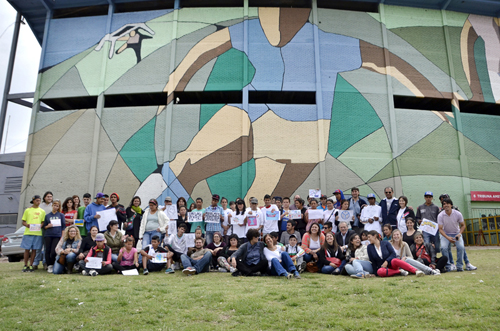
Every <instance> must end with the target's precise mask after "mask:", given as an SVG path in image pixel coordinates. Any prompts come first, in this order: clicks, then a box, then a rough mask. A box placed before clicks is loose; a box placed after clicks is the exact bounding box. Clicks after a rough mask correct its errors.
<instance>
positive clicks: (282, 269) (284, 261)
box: [269, 252, 297, 276]
mask: <svg viewBox="0 0 500 331" xmlns="http://www.w3.org/2000/svg"><path fill="white" fill-rule="evenodd" d="M296 271H297V269H295V266H294V265H293V261H292V259H291V258H290V255H288V253H287V252H281V262H280V261H279V260H278V259H277V258H274V259H272V260H271V268H269V273H270V275H271V276H286V275H287V274H288V272H290V273H294V272H296Z"/></svg>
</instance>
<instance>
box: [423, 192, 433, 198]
mask: <svg viewBox="0 0 500 331" xmlns="http://www.w3.org/2000/svg"><path fill="white" fill-rule="evenodd" d="M426 195H430V196H431V197H433V196H434V194H432V192H431V191H427V192H425V194H424V197H425V196H426Z"/></svg>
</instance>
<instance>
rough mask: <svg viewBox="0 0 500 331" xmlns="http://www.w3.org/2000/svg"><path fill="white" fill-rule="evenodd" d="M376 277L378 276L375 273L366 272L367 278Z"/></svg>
mask: <svg viewBox="0 0 500 331" xmlns="http://www.w3.org/2000/svg"><path fill="white" fill-rule="evenodd" d="M374 277H376V276H375V275H374V274H370V273H368V274H365V278H374Z"/></svg>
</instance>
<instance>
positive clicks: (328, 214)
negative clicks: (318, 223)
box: [323, 199, 337, 233]
mask: <svg viewBox="0 0 500 331" xmlns="http://www.w3.org/2000/svg"><path fill="white" fill-rule="evenodd" d="M333 205H334V202H333V199H326V209H325V211H324V212H323V222H324V223H326V222H330V223H332V232H333V233H336V232H337V226H336V225H335V211H336V209H335V208H334V207H333Z"/></svg>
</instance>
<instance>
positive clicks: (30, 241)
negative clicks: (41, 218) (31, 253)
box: [21, 234, 43, 249]
mask: <svg viewBox="0 0 500 331" xmlns="http://www.w3.org/2000/svg"><path fill="white" fill-rule="evenodd" d="M42 245H43V238H42V236H33V235H31V234H25V235H24V236H23V241H21V248H22V249H42Z"/></svg>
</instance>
